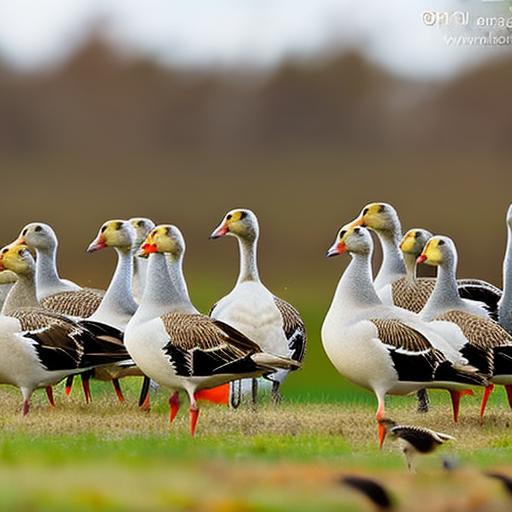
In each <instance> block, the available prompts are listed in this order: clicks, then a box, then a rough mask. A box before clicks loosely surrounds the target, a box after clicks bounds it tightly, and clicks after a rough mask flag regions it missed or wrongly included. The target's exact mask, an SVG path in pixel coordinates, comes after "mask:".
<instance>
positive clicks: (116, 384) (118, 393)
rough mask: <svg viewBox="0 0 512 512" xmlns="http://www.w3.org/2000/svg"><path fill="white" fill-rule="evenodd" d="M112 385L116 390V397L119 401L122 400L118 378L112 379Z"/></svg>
mask: <svg viewBox="0 0 512 512" xmlns="http://www.w3.org/2000/svg"><path fill="white" fill-rule="evenodd" d="M112 385H113V386H114V390H115V392H116V395H117V399H118V400H119V401H120V402H124V396H123V392H122V390H121V384H119V379H112Z"/></svg>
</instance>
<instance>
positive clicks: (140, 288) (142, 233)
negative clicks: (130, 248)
mask: <svg viewBox="0 0 512 512" xmlns="http://www.w3.org/2000/svg"><path fill="white" fill-rule="evenodd" d="M128 222H129V223H130V224H131V225H132V226H133V228H134V229H135V233H136V239H135V247H137V248H139V247H140V246H141V245H142V242H144V240H145V239H146V237H147V236H148V234H149V232H150V231H151V230H152V229H153V228H154V227H155V223H154V222H153V221H152V220H151V219H147V218H145V217H132V218H131V219H129V220H128ZM147 263H148V262H147V259H145V258H137V257H136V256H135V252H134V255H133V283H132V291H133V297H134V299H135V300H136V301H137V302H140V300H141V299H142V294H143V292H144V286H145V284H146V272H147Z"/></svg>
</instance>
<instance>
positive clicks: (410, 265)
mask: <svg viewBox="0 0 512 512" xmlns="http://www.w3.org/2000/svg"><path fill="white" fill-rule="evenodd" d="M403 259H404V265H405V278H406V280H407V282H408V283H409V284H415V283H416V275H417V273H416V272H417V266H416V256H414V254H403Z"/></svg>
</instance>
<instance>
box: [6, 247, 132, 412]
mask: <svg viewBox="0 0 512 512" xmlns="http://www.w3.org/2000/svg"><path fill="white" fill-rule="evenodd" d="M0 269H1V270H4V269H8V270H11V271H12V272H15V273H16V275H17V282H16V284H15V285H14V287H13V288H12V290H11V291H10V292H9V295H8V297H7V300H6V301H5V304H4V306H3V309H2V314H1V315H0V351H1V352H2V355H1V357H0V383H2V384H10V385H12V386H16V387H18V388H19V389H20V391H21V394H22V396H23V406H22V411H23V415H26V414H28V412H29V408H30V397H31V396H32V393H33V392H34V390H35V389H39V388H44V389H45V390H46V393H47V396H48V400H49V401H50V404H51V405H55V402H54V400H53V392H52V386H53V385H54V384H57V383H58V382H59V381H61V380H62V379H64V378H66V377H67V376H68V375H70V374H75V373H77V372H83V371H87V370H90V369H93V368H96V367H98V366H102V365H105V364H113V363H122V362H124V361H125V360H127V359H129V356H128V354H127V352H126V350H125V349H124V347H123V346H122V345H120V344H119V343H116V342H112V341H109V340H108V339H102V340H100V339H99V338H97V337H96V336H95V335H94V334H93V333H91V332H90V331H89V330H88V329H87V328H86V327H84V326H83V325H81V324H79V323H77V322H74V321H73V320H70V319H69V318H67V317H65V316H63V315H59V314H57V313H53V312H49V311H46V310H43V309H41V308H38V307H37V306H38V301H37V297H36V287H35V262H34V260H33V258H32V255H31V254H30V252H29V250H28V248H27V247H26V246H23V245H18V244H11V245H9V246H6V247H4V248H3V249H2V250H0ZM20 304H23V305H24V306H26V307H19V305H20Z"/></svg>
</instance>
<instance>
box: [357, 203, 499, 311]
mask: <svg viewBox="0 0 512 512" xmlns="http://www.w3.org/2000/svg"><path fill="white" fill-rule="evenodd" d="M351 224H353V225H357V226H363V227H367V228H368V229H371V230H373V231H375V233H376V234H377V236H378V238H379V241H380V243H381V245H382V256H383V258H382V265H381V267H380V270H379V272H378V273H377V276H376V277H375V288H376V290H377V292H378V294H379V297H380V298H381V299H382V300H383V301H384V302H385V303H386V304H397V305H398V304H400V297H399V295H400V291H401V286H400V282H401V281H400V280H401V278H403V277H405V276H406V268H405V263H404V260H403V257H402V254H401V252H400V249H399V244H400V240H401V238H402V227H401V224H400V219H399V218H398V214H397V212H396V210H395V208H393V206H391V205H390V204H387V203H369V204H367V205H366V206H365V207H364V208H363V209H362V210H361V213H360V214H359V216H358V217H357V218H356V219H355V220H354V221H353V222H352V223H351ZM457 285H458V288H459V292H460V294H461V297H463V298H466V299H470V300H474V301H479V302H483V303H485V304H486V305H487V309H488V311H489V313H490V314H491V315H492V316H493V317H495V316H496V314H497V308H498V301H499V299H500V297H501V290H500V289H499V288H497V287H496V286H494V285H492V284H491V283H488V282H486V281H482V280H480V279H459V280H458V281H457ZM417 286H418V289H421V288H423V287H425V288H426V289H427V290H426V292H425V291H422V292H421V295H420V292H418V297H420V296H422V297H426V296H427V294H428V291H429V290H431V288H432V282H431V281H430V280H429V279H425V278H419V279H418V280H417ZM425 302H426V301H425ZM407 309H408V308H407Z"/></svg>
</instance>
